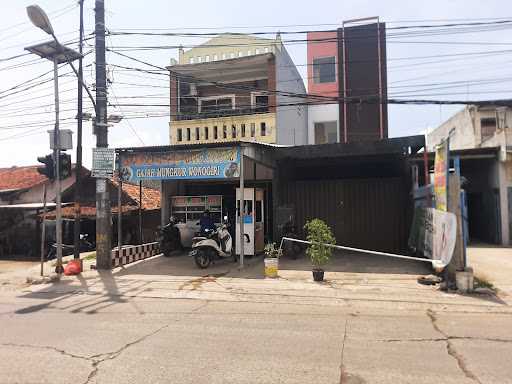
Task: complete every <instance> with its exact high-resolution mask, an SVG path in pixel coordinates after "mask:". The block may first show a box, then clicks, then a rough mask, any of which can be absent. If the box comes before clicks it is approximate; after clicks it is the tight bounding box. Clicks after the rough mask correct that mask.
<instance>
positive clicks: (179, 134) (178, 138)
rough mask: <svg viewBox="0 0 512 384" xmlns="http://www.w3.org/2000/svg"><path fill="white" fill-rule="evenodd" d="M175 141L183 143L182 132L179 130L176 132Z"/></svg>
mask: <svg viewBox="0 0 512 384" xmlns="http://www.w3.org/2000/svg"><path fill="white" fill-rule="evenodd" d="M176 141H183V131H182V130H181V128H178V130H177V131H176Z"/></svg>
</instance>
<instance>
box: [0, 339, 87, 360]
mask: <svg viewBox="0 0 512 384" xmlns="http://www.w3.org/2000/svg"><path fill="white" fill-rule="evenodd" d="M0 346H2V347H18V348H34V349H48V350H51V351H55V352H57V353H60V354H61V355H64V356H68V357H71V358H74V359H82V360H88V361H91V360H92V358H90V357H87V356H81V355H75V354H73V353H70V352H67V351H65V350H64V349H59V348H56V347H52V346H50V345H35V344H18V343H0Z"/></svg>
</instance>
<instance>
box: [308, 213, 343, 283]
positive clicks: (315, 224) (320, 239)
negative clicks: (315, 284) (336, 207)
mask: <svg viewBox="0 0 512 384" xmlns="http://www.w3.org/2000/svg"><path fill="white" fill-rule="evenodd" d="M304 229H305V230H306V233H307V240H308V241H309V242H311V244H310V245H309V246H308V249H307V250H306V254H307V255H308V256H309V258H310V259H311V263H312V264H313V271H312V272H313V280H315V281H323V279H324V270H323V269H322V268H321V267H322V266H323V265H325V264H326V263H327V262H328V261H329V258H330V257H331V255H332V247H331V246H332V245H335V244H336V239H335V238H334V236H333V234H332V231H331V228H329V226H328V225H327V224H326V223H325V222H324V221H322V220H320V219H312V220H309V221H308V222H307V223H306V225H305V226H304Z"/></svg>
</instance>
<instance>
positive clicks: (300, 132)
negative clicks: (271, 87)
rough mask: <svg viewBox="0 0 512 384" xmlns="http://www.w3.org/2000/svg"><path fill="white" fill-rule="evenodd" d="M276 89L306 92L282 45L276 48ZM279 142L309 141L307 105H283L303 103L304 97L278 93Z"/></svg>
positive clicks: (277, 122)
mask: <svg viewBox="0 0 512 384" xmlns="http://www.w3.org/2000/svg"><path fill="white" fill-rule="evenodd" d="M275 57H276V89H277V91H280V92H291V93H298V94H303V95H305V94H306V87H305V86H304V82H303V80H302V77H301V76H300V73H299V71H297V68H296V67H295V64H294V63H293V61H292V59H291V58H290V55H289V54H288V52H287V51H286V49H285V48H284V46H280V47H279V48H278V49H276V50H275ZM276 101H277V105H278V107H277V108H276V130H277V144H288V145H304V144H306V143H307V142H308V131H307V113H308V109H307V106H306V105H295V106H294V105H292V106H281V105H282V104H302V103H306V102H307V100H306V99H305V98H303V97H291V96H285V95H282V94H280V93H278V94H277V95H276Z"/></svg>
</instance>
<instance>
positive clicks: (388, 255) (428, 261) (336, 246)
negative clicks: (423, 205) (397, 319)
mask: <svg viewBox="0 0 512 384" xmlns="http://www.w3.org/2000/svg"><path fill="white" fill-rule="evenodd" d="M285 240H288V241H295V242H297V243H302V244H313V243H312V242H311V241H306V240H299V239H294V238H291V237H283V238H282V239H281V244H280V246H279V249H282V248H283V242H284V241H285ZM324 245H325V246H326V247H330V248H337V249H343V250H345V251H353V252H360V253H370V254H372V255H379V256H387V257H395V258H397V259H406V260H415V261H423V262H425V263H432V262H433V261H436V260H432V259H423V258H420V257H412V256H404V255H397V254H395V253H388V252H379V251H371V250H368V249H361V248H353V247H346V246H343V245H333V244H324Z"/></svg>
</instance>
